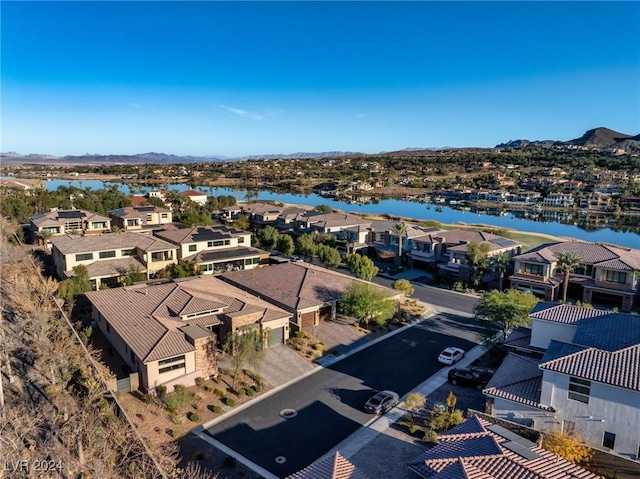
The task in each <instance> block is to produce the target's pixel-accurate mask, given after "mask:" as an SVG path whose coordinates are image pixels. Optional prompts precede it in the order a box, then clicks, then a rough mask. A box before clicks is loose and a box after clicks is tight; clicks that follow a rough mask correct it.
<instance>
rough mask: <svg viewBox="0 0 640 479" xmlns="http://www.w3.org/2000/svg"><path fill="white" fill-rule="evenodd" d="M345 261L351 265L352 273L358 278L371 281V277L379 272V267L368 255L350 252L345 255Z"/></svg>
mask: <svg viewBox="0 0 640 479" xmlns="http://www.w3.org/2000/svg"><path fill="white" fill-rule="evenodd" d="M345 262H346V263H347V265H348V266H349V271H351V274H353V275H354V276H355V277H356V278H360V279H364V280H365V281H371V278H373V277H374V276H375V275H376V274H378V267H377V266H376V265H375V264H374V263H373V261H372V260H371V258H369V257H367V256H364V255H361V254H358V253H353V254H348V255H347V256H346V257H345Z"/></svg>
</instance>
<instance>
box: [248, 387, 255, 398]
mask: <svg viewBox="0 0 640 479" xmlns="http://www.w3.org/2000/svg"><path fill="white" fill-rule="evenodd" d="M255 394H256V391H255V389H253V388H249V389H247V396H249V397H252V396H255Z"/></svg>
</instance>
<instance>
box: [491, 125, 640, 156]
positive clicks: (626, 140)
mask: <svg viewBox="0 0 640 479" xmlns="http://www.w3.org/2000/svg"><path fill="white" fill-rule="evenodd" d="M563 145H564V146H569V145H575V146H596V147H602V148H606V147H616V148H621V149H625V150H629V151H640V135H636V136H631V135H625V134H624V133H619V132H617V131H613V130H610V129H609V128H604V127H600V128H594V129H593V130H588V131H587V132H585V134H584V135H582V136H581V137H580V138H574V139H573V140H569V141H557V140H536V141H529V140H511V141H508V142H507V143H500V144H499V145H496V148H524V147H525V146H542V147H546V148H548V147H551V146H563Z"/></svg>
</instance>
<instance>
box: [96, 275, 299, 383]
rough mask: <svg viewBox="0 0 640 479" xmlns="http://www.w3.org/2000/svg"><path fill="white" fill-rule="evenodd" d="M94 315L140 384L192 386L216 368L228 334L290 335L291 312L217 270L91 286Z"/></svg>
mask: <svg viewBox="0 0 640 479" xmlns="http://www.w3.org/2000/svg"><path fill="white" fill-rule="evenodd" d="M87 298H88V300H89V302H90V303H91V306H92V313H91V314H92V320H93V321H95V324H96V325H97V326H98V327H99V328H100V330H101V331H102V333H103V334H104V335H105V336H106V338H107V339H108V341H109V342H110V344H111V346H112V347H113V348H114V349H115V350H116V351H117V352H118V353H119V354H120V356H121V357H122V359H123V360H124V361H125V362H126V364H127V366H128V367H129V369H130V371H131V372H137V373H138V375H139V386H140V388H141V389H142V390H144V391H152V390H154V389H155V388H156V387H158V386H159V385H161V384H162V385H166V386H168V387H171V386H174V385H176V384H183V385H185V386H192V385H193V384H194V382H195V379H196V378H197V377H201V376H202V377H209V376H211V375H214V374H216V361H215V356H216V354H217V353H216V350H217V349H218V348H219V347H220V346H221V345H222V344H223V343H224V341H225V338H226V336H227V335H228V334H230V333H233V332H240V333H241V332H242V331H243V329H244V328H248V327H258V328H260V329H261V330H262V332H263V333H264V335H265V337H266V338H267V344H268V345H269V346H272V345H276V344H282V343H283V342H285V341H286V340H287V339H288V338H289V318H290V317H291V314H290V313H287V312H286V311H284V310H282V309H280V308H277V307H274V306H273V305H271V304H269V303H267V302H265V301H263V300H261V299H259V298H257V297H255V296H253V295H251V294H249V293H247V292H245V291H242V290H240V289H238V288H235V287H233V286H232V285H230V284H227V283H224V282H223V281H220V280H219V279H217V278H215V277H213V276H201V277H197V278H190V279H186V280H176V281H172V282H169V283H163V284H156V285H147V284H143V285H135V286H127V287H123V288H114V289H109V290H102V291H92V292H89V293H87Z"/></svg>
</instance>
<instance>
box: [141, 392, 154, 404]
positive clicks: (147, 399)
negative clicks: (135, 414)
mask: <svg viewBox="0 0 640 479" xmlns="http://www.w3.org/2000/svg"><path fill="white" fill-rule="evenodd" d="M142 400H143V401H144V402H146V403H147V404H150V403H151V402H153V395H152V394H151V393H146V394H144V395H143V396H142Z"/></svg>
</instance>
